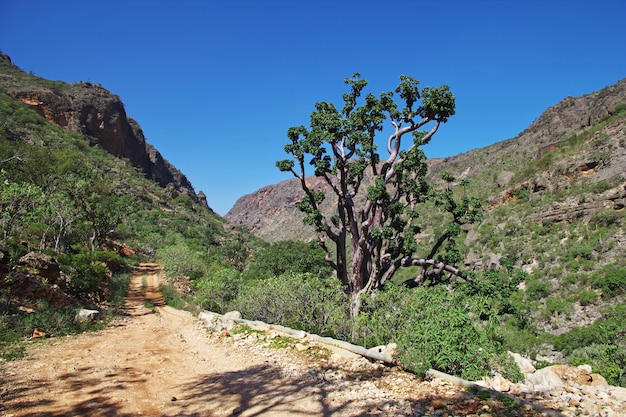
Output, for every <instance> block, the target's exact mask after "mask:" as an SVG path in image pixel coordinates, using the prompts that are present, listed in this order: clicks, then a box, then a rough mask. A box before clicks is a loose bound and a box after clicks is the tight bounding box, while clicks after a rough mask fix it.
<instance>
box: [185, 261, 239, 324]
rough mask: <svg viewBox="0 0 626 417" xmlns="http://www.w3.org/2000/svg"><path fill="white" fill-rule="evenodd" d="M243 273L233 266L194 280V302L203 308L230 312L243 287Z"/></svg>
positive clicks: (222, 312)
mask: <svg viewBox="0 0 626 417" xmlns="http://www.w3.org/2000/svg"><path fill="white" fill-rule="evenodd" d="M241 283H242V281H241V273H240V272H239V271H237V270H236V269H233V268H221V269H218V270H216V271H213V272H211V273H210V274H209V275H206V276H204V277H202V278H199V279H197V280H195V281H193V282H192V284H191V286H192V288H193V289H194V303H195V304H196V305H198V306H199V307H200V308H201V309H202V310H210V311H214V312H217V313H220V314H224V313H226V312H228V310H229V307H230V303H231V302H232V300H234V299H235V298H236V297H237V295H238V293H239V288H240V287H241Z"/></svg>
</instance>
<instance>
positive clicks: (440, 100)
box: [418, 85, 456, 123]
mask: <svg viewBox="0 0 626 417" xmlns="http://www.w3.org/2000/svg"><path fill="white" fill-rule="evenodd" d="M455 112H456V105H455V97H454V94H452V92H451V91H450V87H448V86H447V85H444V86H441V87H437V88H429V87H424V89H423V90H422V106H421V107H420V109H419V111H418V113H419V114H420V115H421V116H422V117H424V118H428V119H432V120H436V121H439V122H442V123H445V122H447V121H448V118H449V117H450V116H453V115H454V113H455Z"/></svg>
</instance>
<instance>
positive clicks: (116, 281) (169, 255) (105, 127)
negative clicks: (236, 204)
mask: <svg viewBox="0 0 626 417" xmlns="http://www.w3.org/2000/svg"><path fill="white" fill-rule="evenodd" d="M0 230H2V234H1V235H0V328H2V329H3V332H4V330H7V329H8V330H7V332H6V333H5V334H2V337H0V349H1V348H2V346H3V343H4V342H5V341H9V342H10V341H11V340H13V338H14V336H16V335H20V334H24V335H26V334H28V333H30V332H31V331H33V327H38V326H39V327H44V324H43V323H44V322H45V321H46V320H47V319H48V318H49V317H44V318H43V319H42V317H36V315H37V312H38V311H39V309H41V311H42V312H43V313H45V315H46V316H47V315H48V314H56V313H59V314H61V315H63V316H64V318H63V319H58V320H56V322H58V323H61V324H63V323H64V320H65V319H69V322H70V327H78V328H80V325H79V326H74V324H71V321H72V320H71V318H72V317H73V312H72V309H75V308H79V307H90V308H96V309H98V310H101V311H102V312H105V311H114V310H115V308H116V307H115V306H116V303H117V302H119V301H120V298H121V297H122V296H123V293H124V291H125V285H127V283H128V282H127V280H128V273H129V271H130V268H131V267H132V265H134V264H136V263H138V262H140V261H142V260H155V259H156V260H160V259H163V258H166V259H168V260H175V261H176V262H177V263H176V265H177V267H178V266H180V270H177V272H180V273H181V274H183V275H184V272H181V271H187V270H188V269H189V268H193V267H197V268H198V272H196V274H200V275H201V274H203V273H204V270H205V269H206V268H208V266H207V265H210V264H219V265H221V266H230V265H234V264H236V265H237V267H239V268H243V266H242V265H243V262H244V261H245V259H247V257H248V256H249V252H250V251H251V250H252V248H253V247H255V246H257V245H259V244H262V242H260V241H259V240H258V239H256V238H255V237H253V236H251V235H250V234H247V233H239V232H238V231H236V230H233V229H232V227H231V226H230V225H229V224H227V223H226V222H225V221H224V220H223V219H222V218H221V217H220V216H218V215H217V214H215V213H214V212H213V211H212V210H211V209H210V208H209V206H208V204H207V202H206V200H205V198H204V195H203V194H202V193H199V194H196V192H195V191H194V189H193V186H192V185H191V183H190V182H189V180H188V179H187V178H186V177H185V175H184V174H183V173H181V172H180V171H179V170H178V169H176V168H175V167H173V166H172V165H171V164H169V163H168V162H167V161H166V160H165V159H164V158H163V156H162V155H161V154H160V153H159V151H158V150H156V149H155V148H154V147H152V146H150V145H149V144H148V143H147V142H146V140H145V137H144V136H143V133H142V131H141V128H140V127H139V124H138V123H137V122H136V121H134V120H133V119H131V118H129V117H128V116H127V115H126V113H125V110H124V105H123V103H122V101H121V100H120V98H119V97H117V96H115V95H114V94H111V93H110V92H109V91H107V90H106V89H104V88H103V87H101V86H99V85H94V84H91V83H84V82H80V83H75V84H67V83H64V82H60V81H49V80H46V79H44V78H40V77H36V76H34V75H32V74H26V73H25V72H23V71H22V70H21V69H19V68H18V67H17V66H15V65H13V64H12V63H11V60H10V58H9V57H8V56H6V55H4V54H0ZM209 253H210V255H209ZM189 254H193V255H189ZM199 254H201V255H199ZM178 256H185V259H183V260H180V261H179V260H178V258H177V257H178ZM194 256H195V258H194ZM200 256H202V259H201V261H200V260H198V261H197V262H196V263H194V261H195V260H196V259H199V258H200ZM242 260H243V261H242ZM172 268H173V267H172ZM172 275H173V276H174V275H175V273H174V272H172ZM187 275H189V274H187ZM176 276H177V275H176ZM172 279H174V278H172ZM50 310H52V312H53V313H51V312H50ZM56 310H58V311H56ZM32 314H35V316H33V315H32ZM22 320H24V323H22ZM33 322H34V323H33ZM54 322H55V320H52V323H50V325H49V328H48V329H47V330H46V331H45V333H54V330H53V329H55V328H56V325H55V324H54ZM26 323H30V324H26ZM37 323H39V324H37ZM46 326H48V325H47V324H46ZM14 331H15V332H16V333H15V335H14V334H13V332H14ZM59 331H61V330H59ZM63 331H64V330H63ZM0 354H1V352H0Z"/></svg>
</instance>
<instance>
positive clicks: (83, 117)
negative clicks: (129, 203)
mask: <svg viewBox="0 0 626 417" xmlns="http://www.w3.org/2000/svg"><path fill="white" fill-rule="evenodd" d="M0 86H1V87H3V88H5V89H6V93H7V94H8V95H9V96H11V97H13V98H14V99H16V100H19V101H21V102H22V103H24V104H25V105H26V106H28V107H29V108H31V109H33V110H35V111H36V112H37V113H38V114H39V115H41V116H43V117H45V118H46V119H47V120H48V121H50V122H53V123H55V124H57V125H59V126H61V127H63V128H65V129H67V130H69V131H73V132H78V133H80V134H81V135H83V136H84V137H86V138H88V139H89V141H90V143H91V144H92V145H98V146H100V147H101V148H103V149H105V150H107V151H108V152H110V153H111V154H113V155H115V156H116V157H118V158H123V159H127V160H128V161H130V163H131V164H132V165H133V166H135V167H136V168H138V169H139V170H140V171H141V172H143V173H144V174H145V176H146V178H149V179H152V180H154V181H156V182H157V183H158V184H159V185H161V187H163V188H166V189H167V190H169V191H170V192H171V193H172V194H174V195H176V194H186V195H189V196H190V197H191V198H192V199H193V200H194V201H195V202H200V203H202V204H204V205H205V206H206V207H208V205H207V203H206V199H205V196H204V194H203V193H199V194H196V192H195V191H194V188H193V186H192V184H191V182H190V181H189V179H188V178H187V177H186V176H185V175H184V174H183V173H182V172H180V171H179V170H178V169H177V168H176V167H174V166H173V165H172V164H170V163H169V162H168V161H167V160H166V159H165V158H163V156H162V155H161V153H160V152H159V151H158V150H156V149H155V148H154V147H153V146H151V145H150V144H148V143H147V142H146V138H145V136H144V134H143V131H142V130H141V127H140V126H139V124H138V123H137V122H136V121H135V120H134V119H132V118H131V117H129V116H127V114H126V111H125V109H124V104H123V103H122V101H121V100H120V98H119V97H118V96H116V95H115V94H112V93H111V92H109V91H108V90H106V89H105V88H103V87H102V86H100V85H98V84H92V83H90V82H79V83H73V84H66V83H63V82H54V81H49V80H44V79H42V78H39V77H36V76H34V75H29V74H26V73H24V72H23V71H22V70H21V69H20V68H18V67H17V66H15V65H14V64H13V63H12V62H11V59H10V57H9V56H7V55H6V54H2V53H0Z"/></svg>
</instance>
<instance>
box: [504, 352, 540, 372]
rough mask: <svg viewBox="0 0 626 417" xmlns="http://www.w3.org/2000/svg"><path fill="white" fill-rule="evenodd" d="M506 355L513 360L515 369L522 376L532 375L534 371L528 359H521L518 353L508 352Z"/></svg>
mask: <svg viewBox="0 0 626 417" xmlns="http://www.w3.org/2000/svg"><path fill="white" fill-rule="evenodd" d="M508 353H509V356H511V357H512V358H513V360H514V361H515V363H516V364H517V367H518V368H519V370H520V371H521V372H522V373H523V374H524V375H528V374H532V373H533V372H535V371H536V369H535V367H534V366H533V364H532V362H531V361H530V359H527V358H525V357H523V356H522V355H520V354H519V353H513V352H508Z"/></svg>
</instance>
